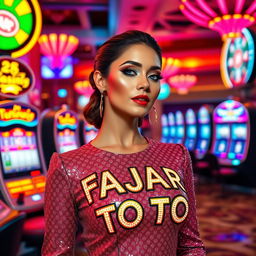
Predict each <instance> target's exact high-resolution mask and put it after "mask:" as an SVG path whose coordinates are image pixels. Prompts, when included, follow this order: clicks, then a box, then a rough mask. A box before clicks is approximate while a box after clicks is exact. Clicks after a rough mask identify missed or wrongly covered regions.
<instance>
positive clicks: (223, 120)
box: [212, 100, 250, 166]
mask: <svg viewBox="0 0 256 256" xmlns="http://www.w3.org/2000/svg"><path fill="white" fill-rule="evenodd" d="M249 119H250V118H249V112H248V110H247V108H246V107H245V106H244V105H243V104H242V103H240V102H238V101H234V100H227V101H224V102H222V103H220V104H219V105H218V106H217V107H216V108H215V109H214V112H213V125H214V137H213V147H212V152H213V153H214V154H215V155H216V156H217V157H218V159H219V162H220V164H221V165H227V166H228V165H229V166H232V165H239V164H240V163H241V162H243V161H245V159H246V157H247V152H248V147H249V141H250V120H249Z"/></svg>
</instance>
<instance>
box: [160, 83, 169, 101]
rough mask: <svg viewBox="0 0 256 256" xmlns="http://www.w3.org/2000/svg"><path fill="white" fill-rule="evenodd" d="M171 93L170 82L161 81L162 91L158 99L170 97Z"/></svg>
mask: <svg viewBox="0 0 256 256" xmlns="http://www.w3.org/2000/svg"><path fill="white" fill-rule="evenodd" d="M170 93H171V89H170V86H169V84H167V83H161V87H160V93H159V95H158V97H157V99H158V100H165V99H167V98H168V97H169V95H170Z"/></svg>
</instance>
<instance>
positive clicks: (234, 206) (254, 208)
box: [196, 182, 256, 256]
mask: <svg viewBox="0 0 256 256" xmlns="http://www.w3.org/2000/svg"><path fill="white" fill-rule="evenodd" d="M197 183H198V182H197ZM196 198H197V215H198V219H199V225H200V234H201V237H202V240H203V241H204V244H205V247H206V251H207V256H256V195H255V194H254V195H252V194H245V193H239V192H237V191H236V192H234V191H232V190H230V189H228V190H227V189H225V190H223V189H221V187H220V186H219V185H216V184H197V185H196Z"/></svg>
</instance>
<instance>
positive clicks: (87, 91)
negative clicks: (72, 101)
mask: <svg viewBox="0 0 256 256" xmlns="http://www.w3.org/2000/svg"><path fill="white" fill-rule="evenodd" d="M74 89H75V91H76V92H77V93H79V94H82V95H84V96H85V97H90V96H91V94H92V93H93V89H92V87H91V85H90V83H89V81H88V80H85V81H78V82H76V83H75V84H74Z"/></svg>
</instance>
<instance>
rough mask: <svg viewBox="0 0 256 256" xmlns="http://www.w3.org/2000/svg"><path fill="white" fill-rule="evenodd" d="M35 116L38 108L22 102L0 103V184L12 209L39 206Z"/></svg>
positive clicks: (41, 186) (40, 166)
mask: <svg viewBox="0 0 256 256" xmlns="http://www.w3.org/2000/svg"><path fill="white" fill-rule="evenodd" d="M38 119H39V112H38V110H37V109H36V108H34V107H32V106H29V105H27V104H25V103H20V102H3V103H1V104H0V155H1V156H0V187H1V194H2V197H3V199H4V200H5V202H6V203H7V204H8V205H9V206H10V207H11V208H12V209H15V210H27V211H29V210H39V209H41V208H42V206H43V201H44V190H45V175H46V173H45V163H44V159H43V155H42V150H41V143H40V140H39V138H38V137H39V136H38Z"/></svg>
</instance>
